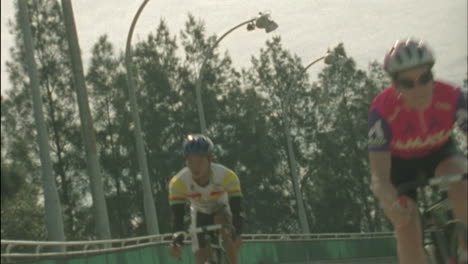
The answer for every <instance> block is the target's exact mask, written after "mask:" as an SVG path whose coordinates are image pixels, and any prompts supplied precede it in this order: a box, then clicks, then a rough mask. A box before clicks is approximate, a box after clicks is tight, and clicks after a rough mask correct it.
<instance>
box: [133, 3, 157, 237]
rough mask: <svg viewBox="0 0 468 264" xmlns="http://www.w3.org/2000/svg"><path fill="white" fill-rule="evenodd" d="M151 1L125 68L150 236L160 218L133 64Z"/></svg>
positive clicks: (134, 21) (141, 8)
mask: <svg viewBox="0 0 468 264" xmlns="http://www.w3.org/2000/svg"><path fill="white" fill-rule="evenodd" d="M148 1H149V0H144V1H143V3H142V4H141V6H140V8H139V9H138V11H137V13H136V14H135V17H134V18H133V21H132V25H131V26H130V30H129V32H128V36H127V45H126V48H125V68H126V69H127V86H128V94H129V97H130V107H131V111H132V118H133V122H134V123H135V139H136V148H137V153H138V164H139V166H140V170H141V174H142V185H143V207H144V210H145V222H146V230H147V232H148V234H150V235H154V234H159V227H158V226H159V225H158V218H157V216H156V208H155V204H154V199H153V194H152V192H151V182H150V178H149V173H148V164H147V161H146V153H145V148H144V144H143V137H142V132H141V125H140V117H139V115H138V106H137V101H136V93H135V85H134V84H135V80H134V78H133V64H132V47H131V42H132V35H133V30H134V28H135V25H136V22H137V20H138V17H139V16H140V14H141V12H142V11H143V8H144V7H145V6H146V4H147V3H148Z"/></svg>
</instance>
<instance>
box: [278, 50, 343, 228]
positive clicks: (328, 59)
mask: <svg viewBox="0 0 468 264" xmlns="http://www.w3.org/2000/svg"><path fill="white" fill-rule="evenodd" d="M336 59H337V57H336V55H334V54H332V53H330V52H327V53H326V54H325V55H323V56H322V57H320V58H318V59H316V60H314V61H312V62H311V63H309V64H308V65H307V66H306V67H305V68H304V69H303V70H302V71H301V72H300V73H299V75H298V76H297V78H296V79H294V81H295V80H298V79H300V78H301V77H302V75H303V74H304V73H305V72H306V71H307V69H309V68H310V67H311V66H312V65H314V64H315V63H317V62H319V61H321V60H324V62H325V63H326V64H332V63H334V62H335V61H336ZM293 83H294V82H290V83H289V85H288V86H291V84H293ZM287 91H291V89H289V88H288V89H287ZM290 98H291V96H290V93H288V94H287V95H286V105H287V111H285V109H284V108H285V107H284V104H281V106H282V110H283V119H284V120H283V123H284V134H285V135H286V144H287V147H288V156H289V164H290V166H291V176H292V181H293V188H294V193H295V194H296V201H297V207H298V213H299V221H300V224H301V229H302V232H303V233H305V234H307V233H310V228H309V222H308V220H307V214H306V212H305V207H304V200H303V198H302V193H301V188H300V186H299V175H298V171H297V162H296V156H295V154H294V151H293V147H292V139H291V131H290V128H289V118H288V116H289V111H290V106H291V104H290Z"/></svg>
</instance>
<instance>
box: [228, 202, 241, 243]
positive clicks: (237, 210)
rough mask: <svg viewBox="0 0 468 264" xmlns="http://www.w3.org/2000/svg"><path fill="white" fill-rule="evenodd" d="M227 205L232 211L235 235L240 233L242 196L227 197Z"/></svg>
mask: <svg viewBox="0 0 468 264" xmlns="http://www.w3.org/2000/svg"><path fill="white" fill-rule="evenodd" d="M229 207H230V208H231V213H232V225H233V226H234V229H235V232H236V235H238V236H240V235H241V234H242V221H243V219H242V197H241V196H233V197H229Z"/></svg>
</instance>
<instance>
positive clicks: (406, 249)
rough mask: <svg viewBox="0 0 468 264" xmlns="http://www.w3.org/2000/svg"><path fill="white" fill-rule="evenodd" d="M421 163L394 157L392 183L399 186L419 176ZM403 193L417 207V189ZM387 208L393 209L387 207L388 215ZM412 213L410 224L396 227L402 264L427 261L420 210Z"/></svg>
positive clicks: (387, 213)
mask: <svg viewBox="0 0 468 264" xmlns="http://www.w3.org/2000/svg"><path fill="white" fill-rule="evenodd" d="M419 163H420V161H418V160H403V159H400V158H397V157H392V167H391V177H392V184H393V185H395V186H398V185H400V184H403V183H405V182H411V181H414V180H415V179H416V177H417V176H418V167H420V165H419ZM403 195H406V196H408V197H409V198H410V199H408V203H412V205H413V206H414V208H417V206H416V205H415V203H416V201H417V191H416V190H408V192H406V193H403ZM386 210H391V209H390V208H387V209H385V210H384V211H385V214H386V215H387V216H388V215H389V214H390V212H387V211H386ZM412 213H413V215H412V216H411V218H410V219H411V220H410V222H409V223H408V225H406V226H404V227H396V226H395V227H394V229H395V235H396V240H397V251H398V259H399V263H400V264H406V263H408V264H410V263H411V264H416V263H420V264H422V263H426V262H427V259H426V255H425V252H424V248H423V241H422V231H421V229H422V227H421V219H420V216H419V212H418V210H414V211H413V212H412Z"/></svg>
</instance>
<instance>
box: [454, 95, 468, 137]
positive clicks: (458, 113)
mask: <svg viewBox="0 0 468 264" xmlns="http://www.w3.org/2000/svg"><path fill="white" fill-rule="evenodd" d="M466 101H467V100H466V93H463V92H460V96H459V97H458V102H457V106H456V108H455V120H456V123H457V125H458V128H459V129H460V130H461V131H462V132H464V134H465V139H466V141H468V110H467V102H466ZM467 143H468V142H467Z"/></svg>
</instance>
